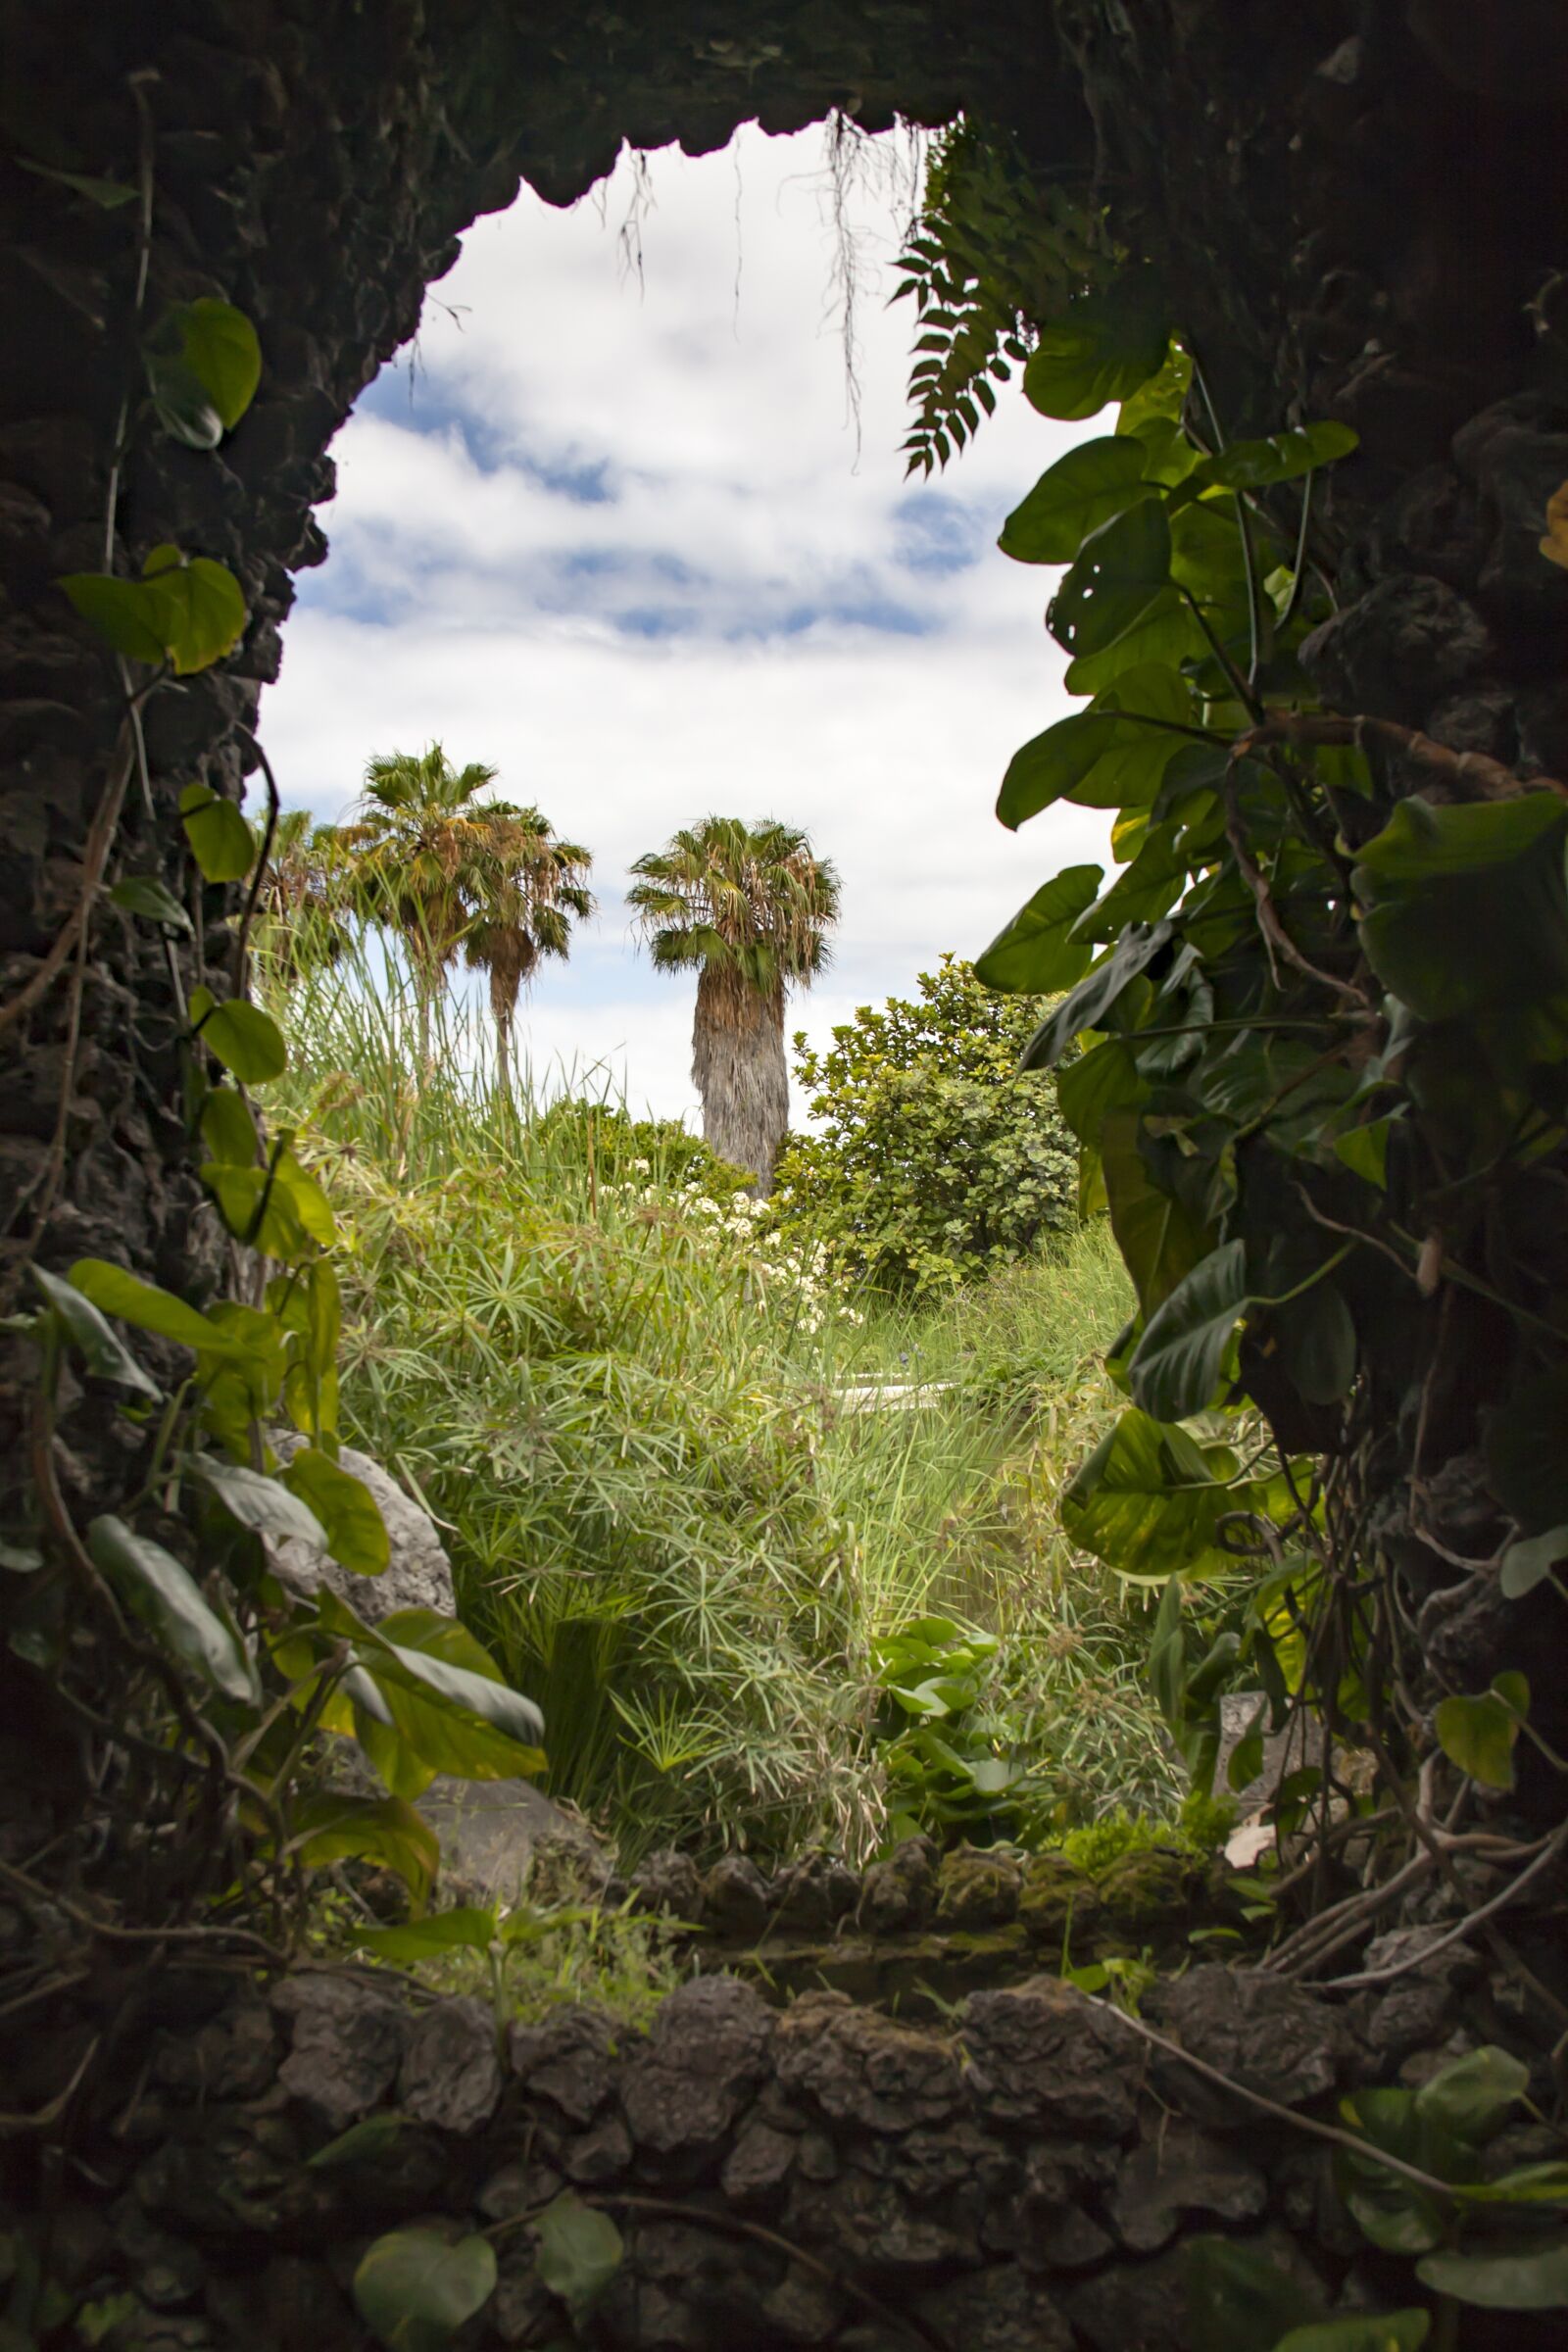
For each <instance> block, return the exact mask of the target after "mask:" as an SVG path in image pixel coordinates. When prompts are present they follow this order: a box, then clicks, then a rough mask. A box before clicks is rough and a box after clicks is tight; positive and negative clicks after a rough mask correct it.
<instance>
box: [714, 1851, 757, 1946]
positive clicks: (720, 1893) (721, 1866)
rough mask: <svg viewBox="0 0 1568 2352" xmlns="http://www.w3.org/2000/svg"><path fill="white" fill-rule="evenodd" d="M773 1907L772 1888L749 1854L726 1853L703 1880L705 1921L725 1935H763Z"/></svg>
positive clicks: (742, 1936)
mask: <svg viewBox="0 0 1568 2352" xmlns="http://www.w3.org/2000/svg"><path fill="white" fill-rule="evenodd" d="M771 1907H772V1889H771V1888H770V1887H769V1886H768V1883H767V1881H766V1879H764V1878H763V1876H762V1874H761V1872H760V1870H759V1869H758V1867H757V1864H756V1863H755V1862H754V1861H752V1859H751V1858H750V1856H749V1855H746V1854H725V1855H723V1856H722V1857H721V1858H720V1860H718V1861H717V1862H715V1863H714V1864H713V1867H712V1869H711V1871H710V1872H709V1873H708V1876H707V1877H706V1878H705V1879H704V1881H703V1908H702V1919H703V1922H704V1924H705V1926H711V1927H712V1928H715V1929H716V1930H717V1931H718V1933H719V1934H720V1935H722V1936H736V1937H739V1938H742V1939H744V1938H746V1937H748V1936H760V1935H761V1933H762V1931H763V1929H764V1928H765V1927H766V1926H767V1919H768V1912H769V1911H770V1909H771Z"/></svg>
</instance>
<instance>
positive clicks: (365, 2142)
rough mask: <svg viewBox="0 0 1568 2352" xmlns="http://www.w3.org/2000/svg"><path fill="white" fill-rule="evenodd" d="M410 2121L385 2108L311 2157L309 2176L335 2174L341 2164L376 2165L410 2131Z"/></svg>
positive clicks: (402, 2115)
mask: <svg viewBox="0 0 1568 2352" xmlns="http://www.w3.org/2000/svg"><path fill="white" fill-rule="evenodd" d="M408 2127H409V2118H408V2117H407V2116H406V2115H405V2114H404V2113H403V2112H402V2110H401V2109H400V2108H397V2107H382V2108H380V2109H378V2110H377V2112H376V2113H375V2114H374V2115H368V2116H366V2117H365V2119H364V2121H363V2122H361V2123H358V2124H350V2126H349V2128H348V2130H347V2131H340V2132H339V2133H338V2135H337V2137H336V2139H329V2140H328V2141H327V2143H326V2145H325V2147H324V2148H318V2149H317V2151H316V2154H315V2155H314V2156H307V2157H306V2159H305V2169H306V2171H307V2172H308V2173H328V2172H335V2171H336V2170H337V2168H338V2166H339V2165H345V2164H373V2163H376V2162H377V2161H378V2160H379V2159H380V2158H381V2157H383V2156H384V2155H385V2154H386V2152H387V2150H388V2149H389V2148H390V2147H391V2145H392V2143H393V2141H394V2140H395V2139H396V2138H397V2137H398V2135H399V2133H400V2132H403V2131H407V2130H408Z"/></svg>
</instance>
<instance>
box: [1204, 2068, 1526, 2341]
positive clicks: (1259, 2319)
mask: <svg viewBox="0 0 1568 2352" xmlns="http://www.w3.org/2000/svg"><path fill="white" fill-rule="evenodd" d="M1529 2081H1530V2070H1529V2068H1528V2067H1526V2066H1524V2065H1522V2064H1521V2063H1520V2061H1519V2060H1518V2059H1516V2058H1513V2057H1511V2056H1510V2055H1509V2054H1508V2052H1507V2051H1506V2050H1500V2049H1496V2048H1492V2047H1485V2048H1481V2049H1477V2050H1472V2051H1471V2052H1470V2054H1469V2055H1468V2056H1467V2057H1464V2058H1459V2059H1456V2060H1454V2061H1453V2063H1452V2064H1451V2065H1448V2066H1446V2067H1445V2068H1443V2069H1442V2071H1441V2072H1440V2073H1438V2074H1436V2075H1434V2076H1433V2077H1431V2079H1430V2080H1429V2081H1428V2082H1424V2083H1423V2084H1422V2085H1421V2087H1420V2088H1419V2089H1418V2090H1363V2091H1357V2092H1356V2093H1355V2094H1354V2096H1353V2097H1350V2098H1348V2099H1345V2100H1342V2102H1341V2112H1342V2114H1343V2117H1344V2120H1345V2123H1346V2125H1348V2127H1349V2130H1350V2131H1351V2132H1352V2133H1353V2134H1354V2137H1355V2144H1354V2145H1353V2146H1345V2145H1344V2144H1342V2145H1341V2146H1339V2147H1338V2148H1336V2150H1335V2155H1334V2175H1335V2181H1336V2185H1337V2187H1338V2189H1339V2192H1340V2195H1341V2197H1342V2199H1343V2200H1344V2204H1345V2207H1346V2210H1347V2212H1348V2216H1349V2217H1350V2219H1351V2220H1352V2221H1353V2222H1354V2224H1355V2225H1356V2226H1357V2228H1358V2229H1360V2230H1361V2231H1362V2233H1363V2235H1364V2236H1365V2237H1366V2238H1367V2239H1368V2240H1369V2241H1370V2242H1371V2244H1372V2245H1373V2246H1374V2247H1376V2248H1377V2250H1378V2252H1379V2253H1380V2254H1381V2255H1383V2256H1385V2257H1393V2258H1395V2259H1403V2260H1405V2261H1408V2262H1412V2263H1413V2264H1414V2275H1413V2278H1412V2279H1411V2281H1410V2284H1411V2287H1412V2289H1414V2288H1419V2287H1425V2288H1427V2289H1428V2290H1429V2291H1430V2292H1431V2293H1433V2294H1434V2295H1435V2296H1436V2297H1437V2298H1438V2312H1439V2313H1440V2314H1446V2317H1447V2321H1448V2328H1447V2331H1446V2333H1445V2334H1444V2336H1443V2340H1444V2341H1446V2342H1453V2341H1456V2340H1457V2338H1456V2336H1455V2335H1454V2333H1453V2332H1452V2327H1451V2323H1452V2310H1453V2305H1454V2304H1471V2305H1474V2306H1476V2307H1479V2308H1483V2309H1488V2310H1498V2311H1556V2310H1561V2309H1568V2229H1565V2228H1564V2225H1563V2222H1562V2220H1561V2219H1560V2218H1557V2217H1559V2216H1561V2215H1563V2214H1568V2165H1565V2164H1544V2165H1531V2166H1526V2167H1523V2168H1519V2169H1516V2170H1513V2171H1508V2172H1503V2173H1501V2174H1498V2173H1496V2172H1495V2169H1494V2170H1493V2171H1491V2172H1490V2173H1489V2169H1488V2164H1487V2159H1486V2150H1487V2147H1488V2145H1489V2143H1490V2142H1491V2141H1492V2140H1494V2139H1495V2137H1496V2136H1497V2134H1498V2132H1499V2131H1502V2130H1503V2129H1504V2127H1505V2126H1506V2124H1507V2123H1508V2121H1509V2120H1510V2117H1511V2116H1512V2115H1513V2113H1514V2112H1515V2110H1516V2109H1517V2108H1518V2106H1519V2104H1520V2102H1521V2101H1522V2100H1523V2099H1524V2098H1525V2097H1526V2093H1527V2089H1528V2085H1529ZM1384 2157H1386V2158H1392V2159H1394V2160H1395V2161H1396V2162H1397V2163H1398V2164H1400V2165H1402V2166H1404V2167H1406V2168H1409V2170H1413V2171H1415V2172H1417V2173H1419V2174H1421V2175H1422V2176H1424V2181H1423V2180H1411V2179H1410V2178H1409V2170H1407V2171H1405V2172H1396V2171H1395V2170H1393V2169H1392V2168H1391V2166H1390V2164H1388V2163H1385V2162H1382V2161H1380V2158H1384ZM1187 2264H1188V2309H1189V2315H1190V2317H1191V2319H1192V2321H1193V2324H1194V2327H1195V2329H1196V2330H1197V2333H1198V2340H1199V2341H1201V2343H1202V2344H1203V2345H1204V2347H1205V2352H1207V2347H1209V2346H1210V2345H1212V2346H1213V2347H1214V2348H1215V2352H1250V2347H1254V2346H1257V2345H1261V2344H1270V2345H1272V2346H1273V2347H1274V2352H1406V2348H1407V2347H1413V2346H1417V2345H1420V2344H1424V2343H1425V2342H1426V2341H1427V2339H1428V2335H1429V2333H1430V2332H1431V2329H1432V2327H1433V2324H1434V2317H1435V2315H1434V2312H1433V2311H1432V2310H1431V2309H1430V2308H1422V2307H1417V2306H1414V2305H1412V2306H1410V2307H1408V2308H1406V2309H1403V2310H1399V2311H1395V2312H1390V2313H1384V2314H1376V2315H1374V2314H1371V2313H1365V2312H1353V2313H1343V2314H1341V2313H1336V2314H1332V2315H1329V2314H1324V2315H1322V2316H1320V2317H1314V2318H1309V2319H1308V2320H1307V2321H1306V2322H1305V2323H1304V2324H1303V2323H1302V2321H1301V2318H1300V2305H1301V2301H1302V2296H1301V2289H1300V2286H1299V2282H1298V2281H1297V2280H1295V2279H1293V2278H1289V2277H1287V2275H1286V2274H1285V2272H1284V2271H1282V2270H1281V2269H1280V2268H1279V2267H1278V2266H1277V2265H1276V2263H1275V2261H1274V2260H1273V2258H1272V2257H1271V2256H1270V2255H1269V2254H1267V2253H1266V2252H1265V2251H1264V2250H1263V2249H1262V2248H1261V2247H1258V2246H1253V2245H1249V2244H1248V2243H1246V2241H1240V2242H1239V2241H1237V2240H1236V2239H1233V2238H1219V2237H1210V2238H1198V2239H1195V2240H1194V2241H1193V2242H1192V2244H1191V2245H1190V2246H1189V2247H1188V2249H1187Z"/></svg>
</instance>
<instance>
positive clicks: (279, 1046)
mask: <svg viewBox="0 0 1568 2352" xmlns="http://www.w3.org/2000/svg"><path fill="white" fill-rule="evenodd" d="M190 1018H191V1027H192V1029H193V1030H195V1031H196V1032H197V1034H198V1035H199V1036H200V1037H201V1040H202V1042H203V1044H204V1045H206V1046H208V1047H210V1048H211V1050H212V1052H213V1053H214V1054H216V1055H217V1057H218V1059H219V1060H220V1061H221V1063H222V1065H223V1067H224V1069H225V1070H228V1071H229V1072H230V1073H231V1074H232V1075H233V1076H234V1077H236V1078H237V1079H238V1080H239V1082H240V1084H241V1086H259V1085H263V1084H265V1082H266V1081H267V1080H268V1079H269V1078H280V1077H281V1076H282V1074H283V1072H284V1070H285V1069H286V1068H287V1066H288V1048H287V1047H286V1046H285V1045H284V1043H283V1033H282V1031H281V1030H280V1029H279V1028H278V1025H277V1023H276V1022H275V1021H274V1020H273V1018H272V1016H271V1014H270V1013H268V1012H263V1010H262V1008H261V1006H260V1005H248V1004H246V1002H245V1000H244V998H243V997H230V998H229V999H228V1000H227V1002H226V1003H224V1004H220V1003H219V1002H218V999H217V998H216V997H215V996H214V995H213V992H212V990H211V989H210V988H194V989H192V990H191V994H190Z"/></svg>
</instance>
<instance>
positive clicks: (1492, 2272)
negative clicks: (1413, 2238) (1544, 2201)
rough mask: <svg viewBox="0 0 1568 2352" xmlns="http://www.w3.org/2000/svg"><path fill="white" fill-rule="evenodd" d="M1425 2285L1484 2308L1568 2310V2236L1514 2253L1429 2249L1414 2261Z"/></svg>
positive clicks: (1440, 2293) (1488, 2309)
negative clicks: (1459, 2251) (1436, 2250)
mask: <svg viewBox="0 0 1568 2352" xmlns="http://www.w3.org/2000/svg"><path fill="white" fill-rule="evenodd" d="M1415 2275H1416V2277H1417V2278H1419V2279H1420V2281H1421V2283H1422V2285H1423V2286H1430V2287H1431V2289H1432V2291H1433V2293H1434V2294H1437V2295H1451V2296H1452V2297H1453V2299H1454V2301H1455V2302H1456V2303H1469V2304H1472V2305H1475V2306H1477V2307H1479V2308H1480V2309H1481V2310H1483V2311H1561V2310H1564V2309H1568V2236H1564V2237H1557V2238H1555V2239H1553V2240H1552V2241H1551V2242H1550V2243H1548V2244H1546V2245H1535V2246H1526V2247H1521V2248H1520V2249H1519V2250H1518V2251H1517V2252H1516V2253H1511V2254H1429V2255H1427V2257H1426V2259H1425V2260H1424V2261H1423V2262H1418V2263H1417V2264H1416V2266H1415Z"/></svg>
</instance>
